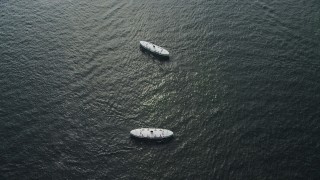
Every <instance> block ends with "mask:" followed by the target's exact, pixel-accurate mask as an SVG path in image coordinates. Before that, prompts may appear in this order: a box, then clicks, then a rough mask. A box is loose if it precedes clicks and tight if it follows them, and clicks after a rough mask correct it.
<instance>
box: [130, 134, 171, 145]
mask: <svg viewBox="0 0 320 180" xmlns="http://www.w3.org/2000/svg"><path fill="white" fill-rule="evenodd" d="M173 139H174V137H169V138H165V139H161V140H154V139H141V138H136V137H133V136H130V141H131V142H132V143H133V144H135V145H149V146H161V145H165V144H168V143H170V142H172V141H173Z"/></svg>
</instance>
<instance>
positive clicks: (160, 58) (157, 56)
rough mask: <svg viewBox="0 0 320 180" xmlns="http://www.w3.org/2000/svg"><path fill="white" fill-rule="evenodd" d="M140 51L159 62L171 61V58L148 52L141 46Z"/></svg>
mask: <svg viewBox="0 0 320 180" xmlns="http://www.w3.org/2000/svg"><path fill="white" fill-rule="evenodd" d="M140 50H141V52H142V53H143V54H146V55H148V56H152V57H153V58H155V59H157V60H159V61H169V60H170V57H169V56H161V55H159V54H155V53H153V52H151V51H148V50H146V49H145V48H143V47H142V46H140Z"/></svg>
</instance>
